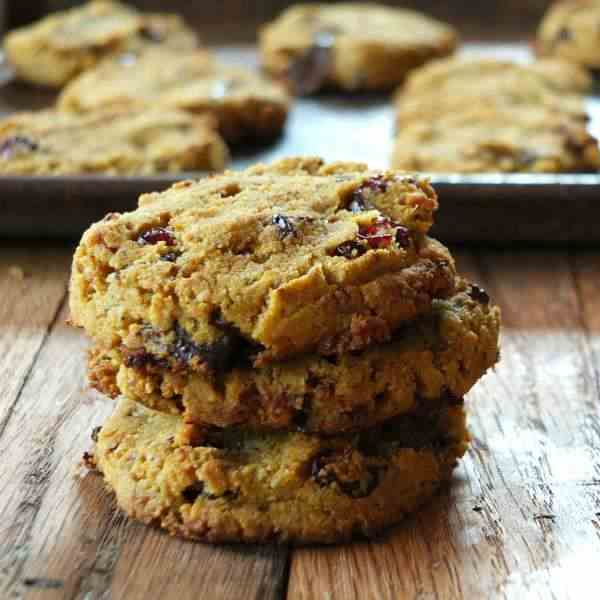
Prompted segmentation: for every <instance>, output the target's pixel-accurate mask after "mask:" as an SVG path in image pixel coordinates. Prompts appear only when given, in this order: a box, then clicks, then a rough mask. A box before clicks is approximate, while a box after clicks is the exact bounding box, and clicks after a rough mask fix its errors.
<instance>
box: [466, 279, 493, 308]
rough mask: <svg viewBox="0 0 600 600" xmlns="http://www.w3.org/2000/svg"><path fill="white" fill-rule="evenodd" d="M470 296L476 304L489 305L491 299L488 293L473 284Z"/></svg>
mask: <svg viewBox="0 0 600 600" xmlns="http://www.w3.org/2000/svg"><path fill="white" fill-rule="evenodd" d="M468 293H469V296H470V297H471V298H472V299H473V300H475V302H479V303H480V304H489V303H490V297H489V295H488V293H487V292H486V291H485V290H484V289H483V288H482V287H479V286H478V285H476V284H472V285H471V287H470V288H469V292H468Z"/></svg>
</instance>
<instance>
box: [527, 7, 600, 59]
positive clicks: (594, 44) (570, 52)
mask: <svg viewBox="0 0 600 600" xmlns="http://www.w3.org/2000/svg"><path fill="white" fill-rule="evenodd" d="M599 27H600V2H598V1H597V0H596V1H594V0H588V1H585V2H582V1H574V0H562V1H560V2H555V3H554V4H553V5H552V6H551V7H550V8H549V9H548V12H547V13H546V15H545V16H544V18H543V20H542V22H541V24H540V27H539V30H538V35H537V43H536V48H537V51H538V53H539V54H540V55H542V56H555V57H559V58H562V59H564V60H568V61H570V62H573V63H575V64H578V65H581V66H582V67H585V68H587V69H590V70H592V71H597V70H598V69H600V38H599V37H598V28H599Z"/></svg>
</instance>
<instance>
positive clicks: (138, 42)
mask: <svg viewBox="0 0 600 600" xmlns="http://www.w3.org/2000/svg"><path fill="white" fill-rule="evenodd" d="M197 45H198V41H197V38H196V36H195V34H194V33H193V32H192V31H191V30H190V29H188V28H187V27H186V26H185V24H184V23H183V21H182V20H181V19H180V18H179V17H177V16H174V15H161V14H141V13H139V12H137V11H136V10H134V9H132V8H129V7H127V6H125V5H123V4H120V3H119V2H112V1H110V0H92V1H91V2H88V3H86V4H84V5H83V6H81V7H77V8H73V9H71V10H67V11H64V12H59V13H54V14H51V15H49V16H48V17H46V18H44V19H42V20H40V21H38V22H37V23H34V24H33V25H29V26H27V27H23V28H21V29H17V30H15V31H12V32H11V33H9V34H8V35H7V36H6V37H5V39H4V50H5V52H6V55H7V57H8V60H9V62H10V64H11V65H12V66H13V68H14V69H15V72H16V75H17V77H19V78H20V79H23V80H25V81H29V82H31V83H34V84H37V85H44V86H49V87H62V86H63V85H65V84H66V83H67V82H68V81H69V80H70V79H72V78H73V77H75V76H76V75H78V74H79V73H81V72H82V71H84V70H86V69H89V68H90V67H93V66H94V65H96V64H97V63H98V62H99V61H100V60H102V59H103V58H105V57H106V56H108V55H111V54H114V53H121V52H124V51H127V50H135V49H139V48H143V47H147V46H160V47H171V48H177V49H184V48H195V47H196V46H197Z"/></svg>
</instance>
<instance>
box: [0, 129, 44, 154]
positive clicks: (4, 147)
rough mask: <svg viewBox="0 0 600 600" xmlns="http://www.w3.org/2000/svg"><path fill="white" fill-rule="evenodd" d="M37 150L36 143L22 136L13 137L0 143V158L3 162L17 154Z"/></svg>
mask: <svg viewBox="0 0 600 600" xmlns="http://www.w3.org/2000/svg"><path fill="white" fill-rule="evenodd" d="M38 148H39V145H38V143H37V142H34V141H33V140H32V139H31V138H28V137H26V136H24V135H13V136H11V137H9V138H6V139H5V140H4V141H2V142H1V143H0V158H3V159H5V160H7V159H9V158H13V157H14V156H17V155H19V154H25V153H27V152H35V151H36V150H37V149H38Z"/></svg>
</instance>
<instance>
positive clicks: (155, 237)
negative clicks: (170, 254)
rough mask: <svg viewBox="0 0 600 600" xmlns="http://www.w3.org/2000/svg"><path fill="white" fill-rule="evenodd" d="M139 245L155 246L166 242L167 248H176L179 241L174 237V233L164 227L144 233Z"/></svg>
mask: <svg viewBox="0 0 600 600" xmlns="http://www.w3.org/2000/svg"><path fill="white" fill-rule="evenodd" d="M137 241H138V244H144V245H145V244H148V245H154V244H158V243H159V242H164V243H165V244H166V245H167V246H175V245H176V244H177V240H176V239H175V236H174V235H173V232H172V231H169V230H168V229H165V228H164V227H154V228H153V229H149V230H148V231H146V232H144V233H142V235H140V237H139V238H138V240H137Z"/></svg>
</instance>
